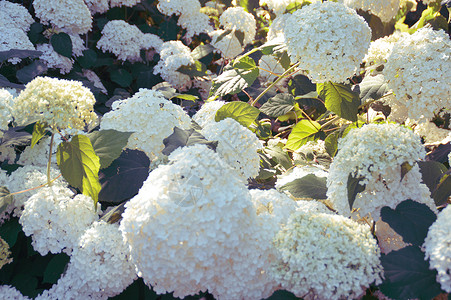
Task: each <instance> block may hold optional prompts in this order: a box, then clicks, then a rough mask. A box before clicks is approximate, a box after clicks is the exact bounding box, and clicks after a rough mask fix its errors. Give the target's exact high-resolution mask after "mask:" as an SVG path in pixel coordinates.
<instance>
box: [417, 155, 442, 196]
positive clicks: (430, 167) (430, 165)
mask: <svg viewBox="0 0 451 300" xmlns="http://www.w3.org/2000/svg"><path fill="white" fill-rule="evenodd" d="M418 166H419V167H420V172H421V177H422V179H423V183H424V184H426V185H427V187H428V188H429V190H430V191H431V193H433V192H434V191H435V189H436V188H437V185H438V183H439V181H440V178H441V177H442V176H443V174H444V173H446V171H448V169H447V168H446V167H445V166H444V165H443V164H441V163H439V162H437V161H419V162H418Z"/></svg>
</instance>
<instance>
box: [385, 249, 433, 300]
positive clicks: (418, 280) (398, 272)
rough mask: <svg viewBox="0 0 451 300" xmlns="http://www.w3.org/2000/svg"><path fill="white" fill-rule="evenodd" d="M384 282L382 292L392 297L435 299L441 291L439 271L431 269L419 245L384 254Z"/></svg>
mask: <svg viewBox="0 0 451 300" xmlns="http://www.w3.org/2000/svg"><path fill="white" fill-rule="evenodd" d="M381 264H382V266H383V268H384V277H385V280H384V282H383V283H382V284H381V285H379V288H380V289H381V291H382V293H384V295H386V296H388V297H390V298H392V299H433V298H434V297H435V296H437V295H438V294H440V293H441V288H440V284H439V283H437V280H436V276H437V271H436V270H435V269H433V270H430V269H429V261H427V260H425V259H424V253H423V252H422V251H421V249H420V248H419V247H417V246H407V247H404V248H402V249H400V250H397V251H392V252H390V253H388V254H387V255H382V257H381Z"/></svg>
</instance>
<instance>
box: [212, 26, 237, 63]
mask: <svg viewBox="0 0 451 300" xmlns="http://www.w3.org/2000/svg"><path fill="white" fill-rule="evenodd" d="M224 32H225V30H222V29H219V30H215V31H212V32H210V33H209V35H210V36H211V45H212V46H213V47H215V48H216V50H215V51H216V52H219V53H221V55H222V56H223V57H224V58H233V57H236V56H238V54H240V53H241V52H243V47H242V46H241V44H240V41H238V39H237V38H236V36H235V34H234V33H233V32H232V33H230V34H228V35H226V36H224V37H223V38H222V40H219V42H218V38H219V37H220V36H221V35H222V34H223V33H224Z"/></svg>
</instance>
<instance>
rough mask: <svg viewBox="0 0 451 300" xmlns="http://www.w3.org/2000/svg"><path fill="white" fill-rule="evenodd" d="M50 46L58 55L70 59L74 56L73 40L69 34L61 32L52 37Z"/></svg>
mask: <svg viewBox="0 0 451 300" xmlns="http://www.w3.org/2000/svg"><path fill="white" fill-rule="evenodd" d="M50 44H52V47H53V50H55V52H56V53H58V54H61V55H62V56H65V57H68V58H70V57H71V56H72V40H71V39H70V36H69V35H68V34H67V33H64V32H61V33H56V34H54V35H52V37H51V38H50Z"/></svg>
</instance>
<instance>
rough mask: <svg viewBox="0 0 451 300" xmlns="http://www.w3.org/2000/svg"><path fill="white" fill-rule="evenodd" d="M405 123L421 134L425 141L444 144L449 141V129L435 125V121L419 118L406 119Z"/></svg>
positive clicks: (450, 139)
mask: <svg viewBox="0 0 451 300" xmlns="http://www.w3.org/2000/svg"><path fill="white" fill-rule="evenodd" d="M406 125H408V126H410V127H412V128H413V131H414V132H415V133H416V134H418V135H419V136H421V137H422V138H423V139H424V141H425V143H438V144H446V143H448V142H450V141H451V130H449V129H443V128H439V127H437V125H435V123H433V122H430V121H429V120H425V119H424V118H420V120H418V121H414V120H410V119H408V120H407V121H406Z"/></svg>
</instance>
